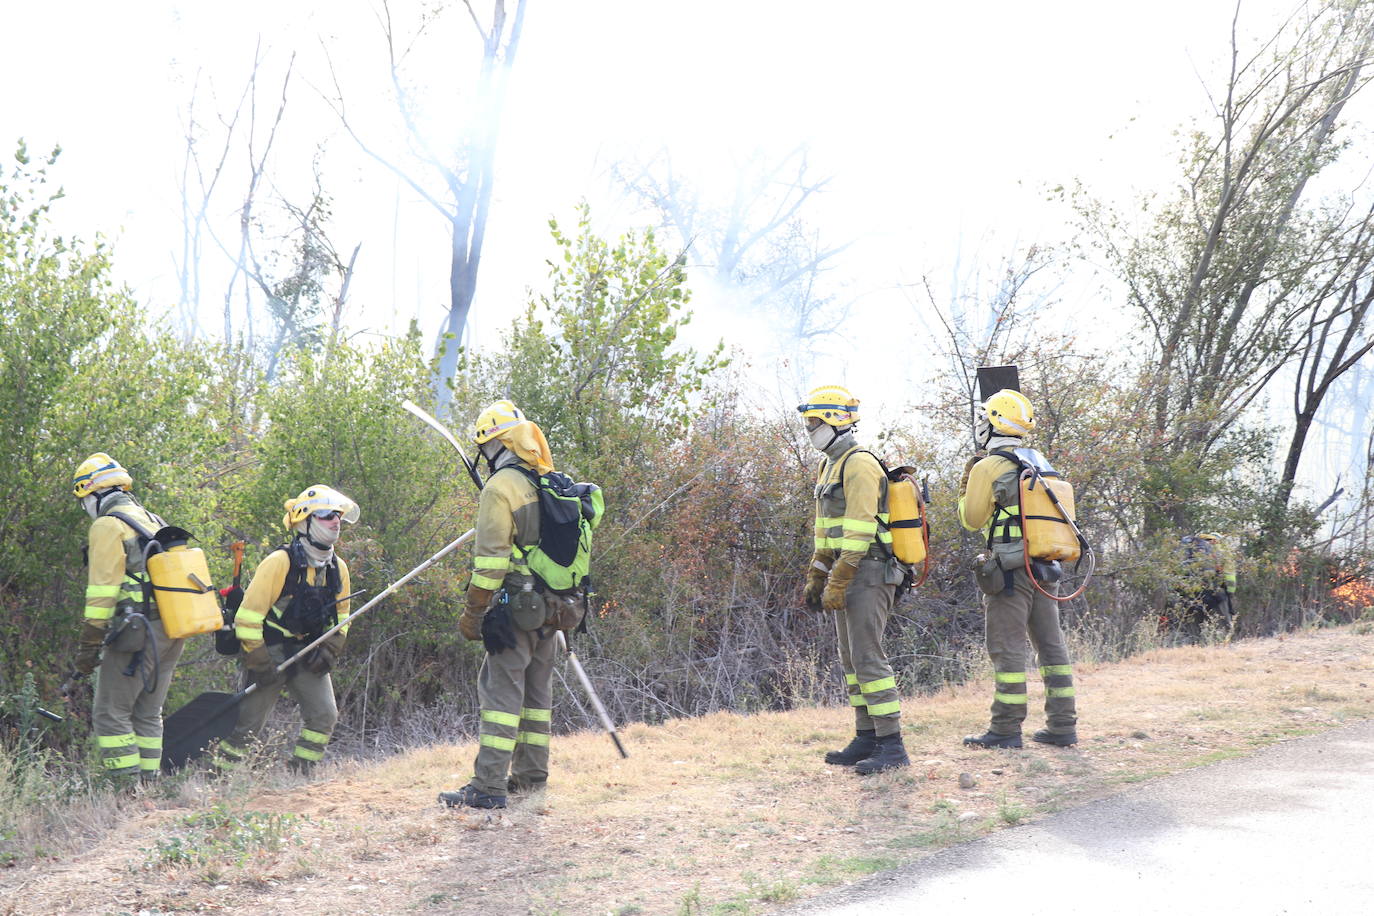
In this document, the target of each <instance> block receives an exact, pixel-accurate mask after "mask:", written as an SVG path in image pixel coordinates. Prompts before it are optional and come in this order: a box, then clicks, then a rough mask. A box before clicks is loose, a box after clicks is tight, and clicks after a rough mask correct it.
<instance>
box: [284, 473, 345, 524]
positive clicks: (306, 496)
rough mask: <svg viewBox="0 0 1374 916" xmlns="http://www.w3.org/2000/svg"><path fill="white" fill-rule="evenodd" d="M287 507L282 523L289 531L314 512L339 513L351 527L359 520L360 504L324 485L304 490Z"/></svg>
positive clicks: (288, 501) (289, 500)
mask: <svg viewBox="0 0 1374 916" xmlns="http://www.w3.org/2000/svg"><path fill="white" fill-rule="evenodd" d="M285 505H286V514H285V515H283V516H282V520H281V523H282V527H284V528H285V529H286V530H287V531H290V530H291V529H292V528H293V527H295V525H296V523H297V522H300V521H301V520H303V519H305V518H306V517H307V516H309V515H310V514H311V513H312V512H338V513H339V515H340V517H341V518H342V519H343V520H344V521H346V522H348V523H349V524H350V525H351V524H353V523H354V522H356V521H357V520H358V504H357V503H355V502H354V501H353V500H351V499H349V498H348V497H347V496H344V495H343V494H342V493H340V492H339V491H338V490H336V489H334V488H333V487H326V486H324V485H323V484H316V485H315V486H313V487H308V488H306V489H304V490H302V491H301V495H300V496H297V497H296V498H295V499H288V500H287V501H286V503H285Z"/></svg>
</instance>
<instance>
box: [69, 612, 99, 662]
mask: <svg viewBox="0 0 1374 916" xmlns="http://www.w3.org/2000/svg"><path fill="white" fill-rule="evenodd" d="M104 644H105V628H104V627H100V626H96V625H95V624H93V623H91V622H90V621H89V620H87V621H86V622H85V624H83V625H82V627H81V641H80V645H79V647H78V648H77V650H76V659H75V660H74V661H73V663H72V668H73V669H74V670H75V671H76V673H77V674H81V675H86V674H90V673H91V672H92V671H94V670H95V669H96V666H97V665H99V664H100V647H101V646H103V645H104Z"/></svg>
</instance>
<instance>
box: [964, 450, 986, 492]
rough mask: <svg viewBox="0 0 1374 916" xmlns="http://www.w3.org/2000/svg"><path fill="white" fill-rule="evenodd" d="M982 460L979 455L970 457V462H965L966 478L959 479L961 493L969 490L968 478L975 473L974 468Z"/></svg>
mask: <svg viewBox="0 0 1374 916" xmlns="http://www.w3.org/2000/svg"><path fill="white" fill-rule="evenodd" d="M982 460H983V459H981V458H979V457H978V456H977V455H970V456H969V458H968V461H965V462H964V476H962V477H960V478H959V492H960V493H962V492H964V491H965V490H967V489H968V477H969V475H970V474H972V473H973V466H974V465H975V464H977V463H978V462H980V461H982Z"/></svg>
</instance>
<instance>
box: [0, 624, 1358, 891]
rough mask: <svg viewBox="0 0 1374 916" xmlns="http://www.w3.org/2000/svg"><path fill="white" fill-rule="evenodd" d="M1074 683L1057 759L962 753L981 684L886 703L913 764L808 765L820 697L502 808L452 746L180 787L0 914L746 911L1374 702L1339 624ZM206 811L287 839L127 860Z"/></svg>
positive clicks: (727, 723) (589, 747) (581, 741)
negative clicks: (894, 711) (224, 812)
mask: <svg viewBox="0 0 1374 916" xmlns="http://www.w3.org/2000/svg"><path fill="white" fill-rule="evenodd" d="M1078 673H1079V694H1080V707H1081V714H1082V723H1081V728H1080V734H1081V736H1082V738H1083V744H1081V745H1080V746H1079V747H1078V748H1077V749H1071V750H1061V749H1053V748H1044V747H1038V746H1035V747H1028V748H1027V749H1025V750H1024V751H1020V752H992V753H989V752H976V751H972V750H967V749H965V748H963V747H962V746H961V745H960V743H959V738H960V736H961V735H963V734H964V733H967V732H970V731H975V730H981V728H982V727H983V725H984V724H985V721H986V714H987V705H988V701H989V697H988V696H987V690H986V685H984V684H981V683H980V684H973V685H969V686H966V687H961V688H957V689H951V690H945V691H942V692H941V693H939V694H937V695H934V696H931V697H927V698H920V699H908V700H907V702H906V704H905V710H904V722H905V728H904V731H905V734H906V741H907V746H908V749H909V751H910V753H911V755H912V759H913V764H914V765H913V766H912V767H911V768H910V769H909V770H906V771H902V772H898V773H894V774H884V775H881V776H878V777H872V778H869V779H866V780H865V779H860V778H858V777H856V776H855V775H854V774H853V773H851V772H849V771H847V770H843V769H839V768H835V767H828V766H825V765H824V764H823V763H821V762H820V754H821V752H822V751H824V750H826V749H827V748H830V747H836V746H839V745H841V744H842V743H843V742H844V741H845V740H847V737H848V734H849V732H850V720H849V714H848V712H847V710H846V709H840V708H824V709H805V710H797V711H792V712H787V713H764V714H758V715H751V716H737V715H732V714H725V713H721V714H716V715H711V716H706V717H703V718H699V719H690V720H676V721H671V722H668V723H666V724H664V725H662V726H657V727H648V726H633V727H630V728H629V729H627V730H626V731H625V734H624V739H625V743H626V745H627V747H628V748H629V749H630V750H631V753H632V755H633V756H632V757H631V758H630V759H629V760H625V761H621V760H619V759H618V758H617V757H616V756H615V753H614V750H613V748H612V747H611V744H610V742H609V741H608V740H607V739H606V738H605V737H604V736H602V735H598V734H592V733H588V734H580V735H574V736H569V737H565V738H561V739H558V740H557V741H556V742H555V748H554V754H555V758H554V774H553V787H552V789H551V791H550V792H549V793H547V795H539V796H535V797H533V798H531V799H528V800H524V801H521V802H519V803H517V804H515V805H514V806H513V807H512V808H510V809H508V811H506V812H505V813H500V814H487V813H479V812H454V811H447V810H444V809H442V808H441V807H439V806H438V805H437V804H435V801H434V799H435V793H437V792H438V791H440V790H441V789H445V788H455V787H457V786H459V785H461V784H462V783H463V782H465V781H466V778H467V776H468V774H469V773H470V772H471V769H470V768H471V760H472V756H473V752H474V748H473V746H471V745H458V746H450V747H439V748H432V749H428V750H423V751H417V752H413V753H409V754H406V755H404V756H399V757H397V758H394V759H392V760H388V761H385V762H382V763H373V764H352V763H342V764H338V765H335V766H332V767H329V768H327V769H326V770H325V772H324V773H323V774H322V776H321V778H320V779H318V780H316V781H314V782H311V783H306V782H301V781H297V780H293V779H290V778H287V777H284V776H280V775H273V776H271V777H269V778H268V779H266V780H264V782H265V783H266V786H267V787H266V788H263V787H262V786H263V783H258V784H257V787H256V788H254V787H249V786H241V787H238V788H235V787H229V788H228V789H225V788H222V787H218V786H214V785H205V784H203V783H201V782H199V781H193V782H192V783H188V785H187V786H186V787H185V788H184V789H183V790H182V791H181V792H180V793H179V795H178V796H177V797H175V798H170V799H160V800H156V801H153V800H147V801H145V802H144V803H143V805H142V806H138V805H135V806H131V808H130V809H129V810H128V811H127V815H126V817H127V819H126V821H125V823H124V824H122V825H121V826H120V828H119V829H118V830H117V831H115V832H112V833H111V834H109V835H108V837H107V838H106V839H105V840H104V841H102V842H101V843H100V844H99V845H98V846H96V847H95V848H93V849H91V850H90V851H88V852H86V853H84V854H82V855H79V856H76V857H74V858H72V859H69V860H66V861H63V862H60V863H55V864H43V865H38V866H34V867H31V868H27V869H26V866H24V865H21V866H19V867H16V868H14V869H10V870H7V871H6V872H4V873H0V887H3V888H4V889H5V890H6V893H5V894H4V900H5V903H4V904H0V912H13V913H47V912H59V911H60V912H75V913H106V912H119V911H121V910H123V911H128V912H131V913H137V912H139V911H140V910H148V911H150V912H159V911H162V912H171V911H176V912H193V911H197V910H201V911H206V910H213V911H216V912H241V913H256V912H295V913H302V914H304V913H350V914H351V913H387V914H391V913H397V912H431V911H433V912H451V913H478V912H481V913H546V914H552V913H568V914H574V913H575V914H582V913H612V914H624V916H628V914H632V913H646V914H648V913H744V912H754V913H758V912H763V911H766V910H767V909H769V908H770V907H773V906H776V905H779V904H783V903H786V902H789V901H791V900H795V899H799V898H801V897H805V896H808V895H810V894H812V893H815V892H816V891H818V890H820V889H822V888H824V887H826V886H829V885H833V884H836V883H842V882H845V881H851V880H854V879H856V878H858V877H862V876H863V875H865V874H867V873H870V872H872V871H875V870H879V869H883V868H888V867H892V866H895V865H898V864H901V863H903V862H908V861H912V860H913V859H916V858H919V857H921V856H923V855H926V854H928V853H929V852H930V851H932V850H934V849H938V848H940V847H943V846H947V845H949V844H951V843H957V842H960V841H963V840H965V839H968V838H971V837H975V836H978V835H981V834H983V833H986V832H988V831H991V830H997V829H1000V828H1002V827H1006V826H1010V825H1014V824H1017V823H1021V822H1024V821H1025V820H1028V819H1032V818H1034V817H1037V816H1040V815H1042V814H1044V813H1046V812H1048V811H1052V810H1054V809H1056V808H1061V807H1064V806H1066V805H1072V804H1077V803H1080V802H1082V801H1084V800H1087V799H1091V798H1096V797H1100V796H1102V795H1104V794H1109V793H1111V792H1114V791H1118V790H1119V789H1120V788H1121V787H1122V786H1123V785H1125V784H1129V783H1133V782H1137V781H1140V780H1142V779H1148V778H1151V777H1153V776H1156V775H1160V774H1165V773H1171V772H1176V771H1178V770H1180V769H1184V768H1187V767H1191V766H1196V765H1200V764H1205V763H1208V762H1211V761H1214V760H1217V759H1220V758H1222V757H1226V756H1232V755H1237V754H1244V753H1246V752H1248V751H1250V750H1252V749H1254V748H1255V747H1257V746H1260V745H1263V744H1267V743H1271V742H1273V741H1277V740H1281V739H1284V738H1289V737H1293V736H1298V735H1303V734H1308V733H1311V732H1314V731H1317V730H1321V729H1324V728H1329V727H1333V726H1337V725H1341V724H1344V723H1348V722H1352V721H1355V720H1357V719H1362V718H1368V717H1370V716H1371V715H1374V687H1371V686H1369V685H1371V684H1374V658H1372V657H1371V653H1370V640H1369V638H1368V637H1367V636H1362V635H1359V634H1357V633H1355V632H1354V631H1353V630H1351V629H1348V628H1347V629H1341V630H1326V631H1320V632H1313V633H1306V634H1301V635H1294V636H1289V637H1286V638H1282V639H1274V640H1256V641H1247V642H1240V643H1236V644H1233V645H1230V646H1215V647H1201V648H1200V647H1182V648H1172V649H1156V650H1152V651H1150V652H1147V653H1145V654H1143V655H1140V656H1137V657H1135V658H1131V659H1129V660H1127V661H1124V662H1117V663H1111V664H1080V666H1079V670H1078ZM1032 681H1033V682H1034V678H1032ZM1031 692H1032V707H1033V708H1034V706H1035V704H1037V703H1038V702H1039V692H1038V686H1037V685H1036V684H1034V683H1032V690H1031ZM963 773H967V774H969V775H971V776H972V777H973V780H974V785H973V786H972V787H971V788H960V783H959V777H960V775H961V774H963ZM214 801H221V802H223V803H224V804H226V805H227V806H229V807H230V808H231V809H232V810H236V811H242V812H250V811H251V812H260V813H262V814H264V815H266V814H271V813H273V812H276V813H285V812H290V813H293V814H297V815H304V817H305V818H306V820H304V821H303V822H301V823H300V826H299V833H300V837H299V842H298V843H296V844H294V845H291V846H289V847H288V848H285V849H283V850H281V851H280V852H276V853H274V854H271V855H264V856H254V857H250V858H248V859H247V860H246V861H242V862H222V863H216V864H213V865H210V866H205V865H199V866H187V865H181V866H175V867H169V866H165V865H156V864H155V865H154V866H153V867H147V866H148V864H149V862H150V858H152V857H150V853H149V850H151V849H154V848H155V847H156V845H157V843H158V842H159V840H163V841H165V840H166V839H167V838H168V837H170V836H172V835H173V834H175V833H176V832H177V831H178V830H180V829H181V827H180V823H181V819H182V818H183V817H184V816H185V815H186V814H187V813H188V812H191V811H195V810H202V809H203V808H204V807H206V806H207V805H208V804H210V803H212V802H214Z"/></svg>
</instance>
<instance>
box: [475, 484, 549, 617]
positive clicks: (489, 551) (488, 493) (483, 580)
mask: <svg viewBox="0 0 1374 916" xmlns="http://www.w3.org/2000/svg"><path fill="white" fill-rule="evenodd" d="M518 464H519V465H520V466H521V467H523V468H526V469H528V470H530V471H533V470H534V469H533V468H532V467H530V465H528V464H526V463H525V462H523V461H521V462H518ZM538 543H539V491H538V490H536V489H535V486H534V484H533V483H532V482H531V481H530V479H529V478H528V477H526V476H525V475H524V474H522V473H521V472H520V471H518V470H516V468H515V467H514V466H513V465H505V466H503V467H501V468H499V469H498V470H497V471H496V473H495V474H492V475H491V478H490V479H489V480H487V485H486V486H485V487H483V488H482V498H481V500H480V501H479V502H478V504H477V546H476V547H475V548H474V550H473V557H472V584H473V585H475V586H477V587H478V588H486V589H491V590H492V591H496V590H497V589H499V588H500V587H501V584H502V583H503V582H505V580H506V574H507V573H510V572H514V573H515V574H517V575H521V576H528V575H529V574H530V568H529V564H528V563H526V562H525V559H524V553H525V552H526V551H528V550H529V549H530V548H531V547H533V546H534V545H535V544H538ZM516 548H519V549H516Z"/></svg>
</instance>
